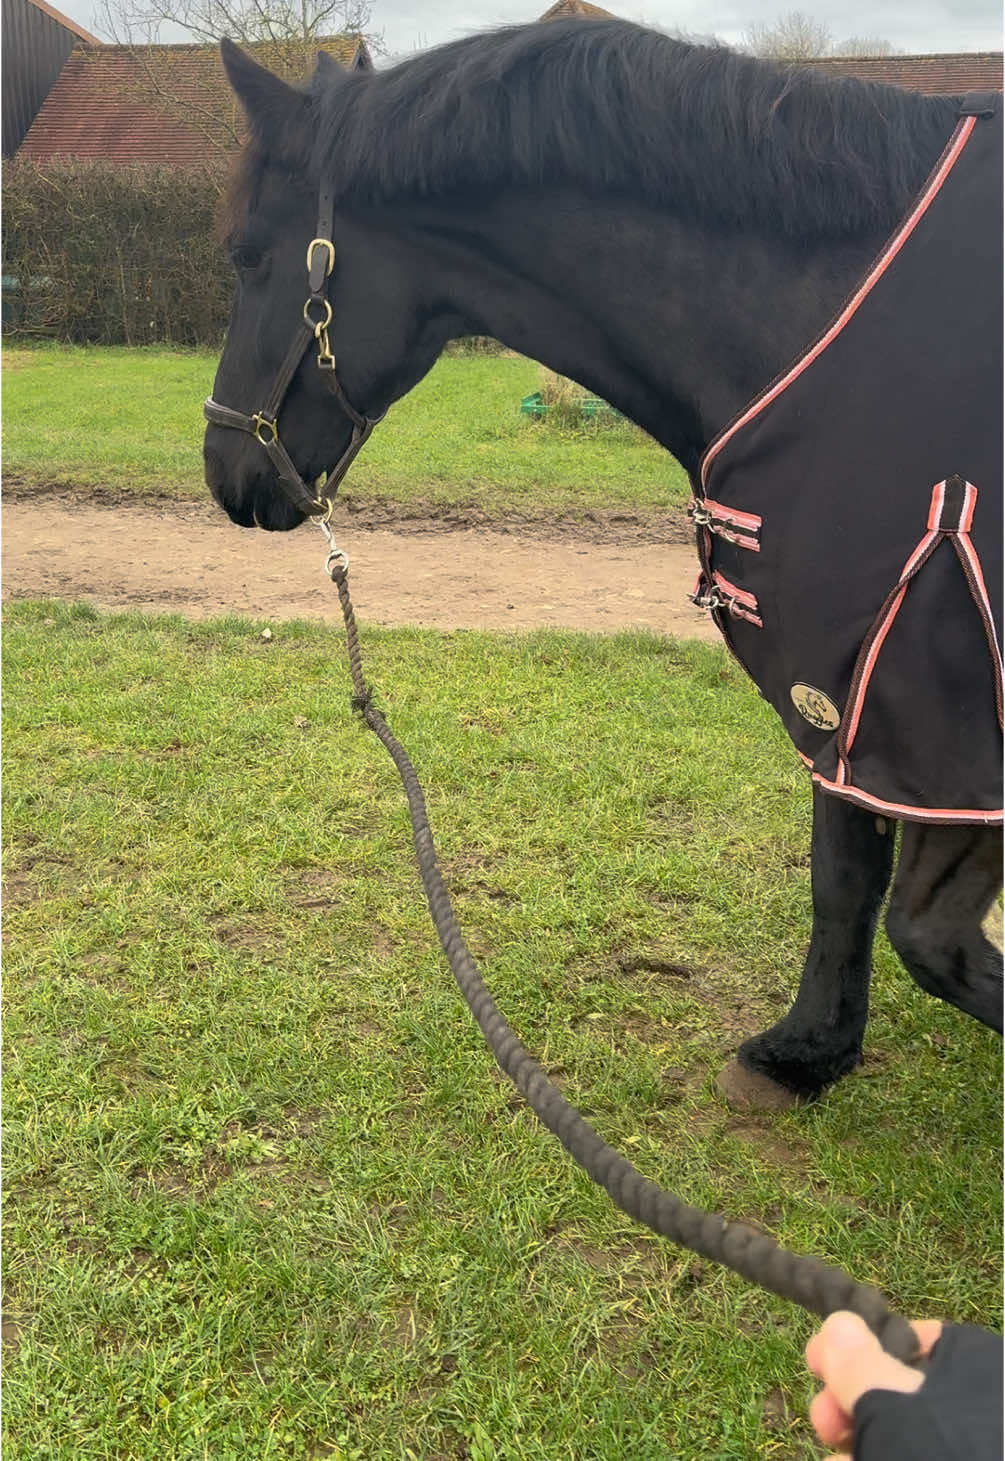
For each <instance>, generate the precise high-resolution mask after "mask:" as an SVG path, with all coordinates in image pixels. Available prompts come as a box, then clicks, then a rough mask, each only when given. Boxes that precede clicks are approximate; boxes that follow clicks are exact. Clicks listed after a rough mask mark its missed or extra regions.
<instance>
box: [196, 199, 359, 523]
mask: <svg viewBox="0 0 1005 1461" xmlns="http://www.w3.org/2000/svg"><path fill="white" fill-rule="evenodd" d="M334 211H335V195H334V192H333V190H332V188H331V187H330V186H329V185H328V184H327V183H324V184H322V186H321V192H320V196H319V199H318V236H317V237H316V238H313V239H311V242H310V243H309V244H308V246H307V287H308V290H309V291H310V292H309V296H308V299H307V302H306V304H305V305H304V321H303V324H302V326H301V327H300V329H299V330H298V331H297V334H296V338H295V339H294V341H293V343H292V345H291V346H290V348H289V350H288V351H287V352H286V358H285V360H284V361H283V363H282V365H281V366H280V367H279V371H278V373H277V375H276V378H275V380H274V381H273V382H272V389H271V391H270V392H269V395H268V398H267V400H266V402H265V405H264V406H263V407H262V409H261V410H260V411H256V412H255V414H254V415H253V416H245V415H244V414H243V412H241V411H235V410H233V409H232V408H231V407H230V406H221V405H220V404H219V402H217V401H214V400H213V398H212V396H210V397H209V399H208V400H207V401H206V402H205V403H204V404H203V408H202V414H203V415H204V416H205V418H206V420H207V421H210V422H212V424H213V425H214V426H233V427H236V428H237V430H239V431H247V432H248V433H249V434H250V435H251V436H253V437H254V438H255V440H256V441H257V442H259V443H260V445H262V446H264V448H265V450H266V451H267V452H268V454H269V457H270V458H271V460H272V463H273V465H274V466H275V468H276V471H277V473H278V474H279V482H280V486H281V487H282V488H283V491H284V492H285V493H286V496H287V497H288V498H289V500H290V502H291V503H292V504H293V506H294V507H295V508H296V509H297V510H298V511H299V512H302V513H304V514H305V515H306V516H307V517H316V516H317V515H318V514H319V513H325V512H329V511H330V510H331V498H332V497H334V495H335V492H336V491H337V489H338V485H339V483H340V482H341V481H342V478H343V477H344V476H345V474H346V472H348V470H349V468H350V466H351V465H352V463H353V461H354V460H355V457H356V454H357V452H358V451H359V450H360V448H361V447H362V446H363V444H364V442H365V441H366V440H367V438H368V437H369V435H370V433H371V431H372V430H373V428H374V427H375V426H376V425H377V422H378V421H382V420H383V419H384V414H385V413H384V412H383V411H382V412H381V414H380V415H379V416H364V415H362V414H361V412H359V411H357V410H356V408H355V406H353V405H351V404H350V402H349V401H348V400H347V398H346V395H345V392H344V391H343V390H342V387H341V386H340V385H339V381H338V375H337V374H336V371H335V356H334V355H333V353H332V348H331V342H330V340H329V338H328V327H329V325H330V324H331V322H332V307H331V304H330V302H329V300H328V295H327V289H328V278H329V276H330V275H331V272H332V270H333V269H334V267H335V245H334V243H333V242H332V222H333V217H334ZM314 340H316V341H317V345H318V369H319V370H320V371H321V375H322V379H323V380H324V381H325V384H326V385H327V386H328V389H329V390H330V391H331V393H332V395H333V396H334V397H335V399H336V401H337V402H338V403H339V406H340V407H341V409H342V411H343V412H344V414H345V415H346V416H348V418H349V420H350V421H351V422H352V437H351V438H350V441H349V445H348V446H347V447H346V449H345V451H344V452H343V453H342V455H341V457H340V458H339V460H338V463H337V464H336V465H335V467H333V468H332V470H331V471H330V472H329V473H328V478H327V481H326V482H325V490H326V493H329V494H330V496H327V497H326V498H325V500H323V501H319V500H318V498H317V497H316V496H315V494H314V492H313V491H312V490H311V488H310V487H308V485H307V483H306V482H305V481H304V479H303V477H301V475H300V473H299V472H298V471H297V469H296V467H295V466H294V464H293V459H292V458H291V456H290V454H289V452H288V451H287V450H286V448H285V447H284V446H283V443H282V442H281V441H280V440H279V427H278V424H277V423H278V420H279V412H280V409H281V407H282V404H283V402H284V400H285V399H286V393H287V391H288V390H289V388H290V383H291V382H292V380H293V377H294V376H295V375H296V373H297V370H298V369H299V366H300V362H301V361H302V360H303V358H304V356H305V355H306V353H307V351H308V350H309V349H310V347H311V342H312V341H314Z"/></svg>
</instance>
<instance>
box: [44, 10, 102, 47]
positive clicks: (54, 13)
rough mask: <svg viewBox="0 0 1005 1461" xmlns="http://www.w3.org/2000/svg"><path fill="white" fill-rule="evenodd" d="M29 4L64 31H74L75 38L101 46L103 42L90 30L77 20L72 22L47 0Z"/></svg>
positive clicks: (91, 44) (90, 44)
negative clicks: (47, 2) (48, 3)
mask: <svg viewBox="0 0 1005 1461" xmlns="http://www.w3.org/2000/svg"><path fill="white" fill-rule="evenodd" d="M28 3H29V4H30V5H34V7H35V9H36V10H41V12H42V14H43V15H47V16H48V17H49V19H50V20H54V21H56V23H57V24H58V25H61V26H62V27H63V29H64V30H69V31H72V32H73V34H74V35H75V36H79V37H80V39H81V40H82V41H85V42H86V43H87V44H88V45H89V46H100V45H101V41H100V40H99V39H98V37H97V36H92V35H91V32H90V31H89V30H85V29H84V27H83V26H82V25H78V24H77V22H76V21H75V20H71V19H70V17H69V16H68V15H64V14H63V12H62V11H61V10H57V9H56V7H55V5H47V4H46V0H28Z"/></svg>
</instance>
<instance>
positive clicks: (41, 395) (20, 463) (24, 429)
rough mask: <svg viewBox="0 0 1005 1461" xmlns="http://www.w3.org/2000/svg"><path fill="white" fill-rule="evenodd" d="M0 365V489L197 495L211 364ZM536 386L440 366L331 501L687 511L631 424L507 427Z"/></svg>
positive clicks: (185, 359)
mask: <svg viewBox="0 0 1005 1461" xmlns="http://www.w3.org/2000/svg"><path fill="white" fill-rule="evenodd" d="M4 360H5V370H4V467H5V471H6V473H7V475H8V477H9V478H10V477H13V478H16V479H20V480H22V481H24V482H26V483H28V484H29V485H32V486H34V485H49V484H54V483H56V484H63V485H70V486H72V487H80V488H95V487H103V488H111V489H113V490H114V491H116V492H121V493H129V494H135V495H137V496H139V497H144V496H146V497H149V496H164V495H167V496H169V497H175V498H194V499H196V500H200V501H201V500H204V499H205V498H206V487H205V484H204V482H203V476H202V436H203V430H204V423H203V420H202V415H201V409H202V402H203V400H204V399H205V397H206V396H208V395H209V394H210V391H211V389H212V385H213V376H214V373H215V370H216V356H215V355H210V354H206V353H194V352H185V351H173V350H160V349H148V350H128V349H125V348H97V347H92V348H85V347H78V348H67V347H55V346H51V347H47V348H40V349H32V350H25V349H8V350H6V351H5V354H4ZM538 384H539V370H538V366H537V365H535V364H534V363H533V361H529V360H524V359H521V358H518V357H477V356H468V357H465V356H453V357H449V356H448V357H445V358H443V359H442V360H441V361H440V362H439V364H438V365H437V366H436V367H435V369H434V370H433V371H432V372H431V374H430V375H429V376H427V378H426V379H425V380H424V381H422V382H421V383H420V384H419V385H418V386H417V387H416V389H415V390H414V391H412V392H411V394H410V395H408V396H406V397H405V399H404V400H403V401H400V402H399V403H398V404H397V405H396V406H394V407H393V408H392V410H391V412H390V413H389V415H388V418H387V420H386V421H385V422H384V423H383V425H382V426H381V427H380V429H379V430H378V431H377V432H376V433H375V434H374V436H373V438H372V439H371V441H370V442H368V443H367V446H366V450H365V451H364V452H363V454H362V456H361V457H360V458H359V460H358V461H357V462H356V464H355V465H354V466H353V469H352V472H351V474H350V477H349V479H348V481H347V482H346V484H345V486H344V488H343V491H342V496H343V498H344V499H345V500H347V501H349V502H352V503H355V504H357V505H362V504H367V503H371V502H380V503H395V504H401V505H403V506H404V507H410V508H416V507H417V508H419V509H421V510H426V509H429V508H433V509H434V510H436V509H457V508H474V509H477V510H478V511H479V512H484V513H489V514H496V515H502V514H505V513H507V512H519V513H523V514H528V515H531V516H550V515H554V514H555V513H559V512H562V513H572V514H576V513H582V512H584V511H587V510H591V509H592V510H596V509H614V510H633V511H650V510H656V509H659V508H665V507H669V506H675V505H676V506H680V505H682V504H683V503H684V502H686V500H687V496H688V487H687V480H686V477H685V475H684V472H683V471H682V469H681V468H680V467H679V466H678V465H677V463H676V462H675V461H674V460H673V458H672V457H670V456H668V454H667V453H666V452H665V451H663V449H662V448H661V447H659V446H657V445H656V443H655V442H653V441H652V440H650V438H648V437H647V436H645V435H644V434H643V433H642V432H640V431H638V430H636V429H635V428H634V427H628V426H625V425H613V426H612V425H605V424H599V425H597V424H594V425H593V426H587V427H585V428H583V429H581V430H576V431H560V430H556V429H554V428H553V427H551V426H548V425H544V424H542V423H540V422H534V421H532V420H528V419H527V418H525V417H523V416H521V415H520V409H519V408H520V401H521V399H522V397H523V396H525V395H528V394H529V393H530V392H531V391H533V390H535V389H536V388H537V386H538Z"/></svg>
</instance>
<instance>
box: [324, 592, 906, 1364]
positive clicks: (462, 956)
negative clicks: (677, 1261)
mask: <svg viewBox="0 0 1005 1461" xmlns="http://www.w3.org/2000/svg"><path fill="white" fill-rule="evenodd" d="M329 571H330V573H331V578H332V581H333V582H334V584H335V587H336V588H337V589H338V596H339V602H340V604H341V606H342V614H343V617H344V619H345V626H346V639H347V643H348V651H349V668H350V672H351V674H352V682H353V688H354V691H355V694H354V696H353V701H352V704H353V709H354V710H358V711H359V712H360V714H361V715H362V717H363V719H364V720H365V721H366V723H367V725H368V726H369V727H370V729H371V730H372V731H373V732H374V734H375V735H376V736H377V738H378V740H379V741H381V743H382V744H383V745H384V746H385V747H386V749H387V751H388V753H389V754H390V756H391V759H392V760H393V761H394V764H395V766H396V767H397V768H398V774H399V776H400V777H401V781H402V785H403V786H404V788H405V794H406V796H407V798H408V808H409V814H410V816H411V819H412V834H413V840H414V843H415V853H416V857H417V859H418V863H419V872H420V874H421V876H422V884H423V887H424V888H425V891H426V898H427V901H428V903H429V911H430V913H431V914H432V918H433V923H434V924H435V926H436V932H437V934H438V936H439V940H440V944H441V946H442V948H443V952H444V953H445V954H446V956H447V961H448V963H449V964H450V968H451V971H452V973H453V975H454V978H455V979H456V981H457V984H458V986H459V988H460V991H461V993H462V994H463V995H464V998H465V999H466V1000H467V1003H468V1007H469V1008H470V1010H471V1013H472V1014H473V1015H474V1017H475V1020H476V1021H477V1022H478V1026H479V1028H480V1029H481V1031H482V1034H483V1035H484V1036H485V1040H486V1042H487V1044H488V1046H489V1049H490V1050H491V1051H492V1054H493V1055H494V1056H495V1058H496V1060H497V1061H498V1063H499V1065H500V1066H501V1067H502V1069H503V1070H504V1071H505V1072H506V1074H507V1075H508V1076H509V1077H510V1079H511V1080H512V1081H513V1083H514V1085H515V1086H516V1087H517V1089H518V1090H519V1091H520V1093H521V1095H522V1096H523V1097H524V1098H525V1099H526V1101H527V1103H528V1105H529V1106H530V1107H531V1109H532V1110H533V1112H534V1114H535V1115H536V1116H537V1117H538V1118H539V1119H540V1120H541V1121H542V1122H543V1123H544V1125H545V1126H547V1128H548V1130H549V1131H551V1132H553V1133H554V1135H555V1136H557V1137H558V1139H559V1141H560V1142H561V1143H562V1145H563V1147H565V1149H566V1151H567V1152H568V1153H569V1155H570V1156H571V1157H572V1158H573V1160H574V1161H576V1162H578V1163H579V1165H580V1166H581V1167H582V1168H583V1170H584V1171H585V1172H586V1173H587V1175H588V1176H589V1177H590V1178H591V1179H592V1180H593V1181H594V1182H597V1183H599V1185H600V1186H601V1187H603V1188H604V1190H605V1191H606V1192H607V1193H608V1194H609V1196H610V1197H611V1199H612V1200H613V1201H614V1202H615V1203H616V1204H617V1206H618V1207H620V1208H621V1209H622V1211H623V1212H626V1213H627V1214H628V1215H629V1217H632V1218H634V1219H636V1221H638V1222H641V1223H644V1224H645V1225H646V1226H647V1227H649V1228H652V1229H653V1230H654V1231H655V1232H657V1233H661V1234H662V1235H663V1236H664V1237H665V1238H669V1239H671V1241H672V1242H674V1243H678V1244H680V1246H681V1247H684V1248H688V1249H690V1250H691V1251H692V1252H694V1253H700V1254H701V1255H702V1256H703V1257H705V1258H710V1259H713V1260H714V1261H715V1262H717V1263H722V1264H724V1265H725V1266H726V1267H727V1268H731V1269H732V1270H733V1271H734V1272H735V1273H738V1274H740V1275H741V1276H742V1277H743V1278H746V1279H749V1280H750V1281H751V1282H752V1283H756V1284H759V1285H760V1286H761V1287H762V1288H765V1289H768V1290H770V1291H771V1292H772V1293H775V1294H779V1295H780V1296H781V1297H782V1298H784V1299H790V1300H791V1301H792V1302H793V1303H796V1304H799V1305H801V1306H802V1308H804V1309H808V1310H810V1312H811V1313H814V1314H820V1315H827V1314H832V1313H834V1312H835V1310H837V1309H850V1310H851V1311H852V1312H853V1313H855V1314H859V1315H860V1316H861V1317H862V1318H863V1319H864V1320H865V1322H866V1323H867V1324H868V1325H869V1327H870V1329H871V1330H872V1331H873V1333H874V1334H875V1335H876V1336H877V1338H878V1339H879V1341H880V1343H881V1344H882V1345H883V1348H884V1349H885V1350H887V1352H888V1353H889V1354H892V1355H894V1356H895V1357H896V1358H897V1359H900V1360H903V1361H905V1362H906V1363H908V1364H913V1363H916V1362H917V1360H918V1358H919V1347H918V1340H917V1336H916V1335H915V1333H914V1330H913V1329H912V1328H911V1326H910V1325H909V1324H908V1322H907V1320H906V1319H903V1318H902V1317H901V1316H900V1315H899V1314H894V1313H892V1312H891V1310H890V1309H889V1308H888V1307H887V1304H886V1301H885V1300H884V1299H883V1297H882V1295H881V1294H880V1293H879V1292H878V1290H877V1289H874V1288H872V1287H870V1286H869V1285H867V1284H860V1283H856V1282H855V1281H854V1279H852V1278H851V1277H849V1275H848V1274H846V1273H844V1272H843V1271H842V1270H841V1269H839V1268H833V1267H832V1266H831V1265H830V1264H827V1263H823V1262H821V1261H820V1260H819V1259H816V1258H807V1257H804V1256H802V1255H800V1254H797V1253H790V1252H789V1251H788V1250H787V1249H785V1248H782V1247H780V1246H779V1245H778V1244H777V1243H776V1242H775V1240H774V1239H773V1238H770V1237H768V1236H767V1234H765V1233H758V1232H755V1231H754V1229H753V1228H749V1227H747V1226H746V1224H744V1223H734V1222H729V1221H728V1220H727V1219H726V1218H723V1217H718V1216H716V1215H715V1214H714V1213H708V1212H704V1211H702V1209H701V1208H697V1207H691V1206H690V1205H689V1204H688V1203H686V1202H683V1201H682V1200H681V1199H680V1198H679V1197H677V1196H675V1195H674V1193H672V1192H666V1191H664V1189H663V1188H661V1187H658V1186H657V1185H656V1183H655V1182H650V1181H649V1179H648V1178H646V1177H643V1176H642V1174H641V1173H640V1172H638V1171H636V1169H635V1168H634V1167H633V1166H632V1164H631V1163H630V1162H629V1161H627V1160H626V1159H625V1158H624V1157H623V1156H621V1155H620V1154H619V1153H618V1152H616V1151H615V1150H614V1148H613V1147H611V1146H608V1144H607V1142H605V1141H604V1140H603V1138H602V1137H601V1136H599V1135H598V1134H597V1132H595V1131H594V1130H593V1128H592V1126H590V1125H589V1123H588V1122H587V1121H585V1120H584V1118H583V1117H582V1116H580V1114H579V1112H578V1111H577V1110H576V1109H575V1107H573V1106H570V1104H569V1102H568V1101H567V1100H566V1099H565V1097H564V1096H563V1095H562V1093H561V1092H560V1091H559V1089H558V1087H557V1086H555V1085H554V1084H553V1083H552V1082H551V1081H550V1080H549V1079H548V1077H547V1076H546V1075H545V1073H544V1071H543V1070H542V1069H541V1067H540V1066H539V1065H538V1064H537V1062H536V1061H535V1060H534V1058H533V1057H532V1056H531V1054H530V1052H529V1051H528V1050H527V1049H526V1047H525V1046H524V1045H523V1044H522V1042H521V1041H520V1040H518V1039H517V1037H516V1035H514V1033H513V1031H512V1030H511V1029H510V1027H509V1025H508V1024H507V1023H506V1020H505V1019H504V1018H503V1016H502V1014H501V1013H500V1012H499V1009H498V1008H497V1006H496V1003H495V1000H494V999H493V998H492V996H491V994H490V993H489V991H488V989H487V988H486V987H485V983H484V981H483V980H482V977H481V975H480V974H479V972H478V967H477V965H476V964H475V961H474V959H473V958H472V957H471V954H470V952H469V950H468V948H467V945H466V944H465V942H464V938H463V936H462V934H461V931H460V929H459V928H458V926H457V922H456V920H455V918H454V913H453V908H452V906H451V903H450V895H449V894H448V892H447V889H446V886H445V884H444V882H443V878H442V877H441V876H440V871H439V868H438V866H437V863H436V853H435V849H434V847H433V834H432V830H431V828H430V826H429V818H428V816H427V814H426V802H425V798H424V796H423V794H422V788H421V787H420V785H419V781H418V777H417V776H416V774H415V768H414V767H413V766H412V763H411V761H410V760H409V759H408V755H407V754H406V752H405V750H404V748H403V747H402V746H401V745H400V744H399V742H398V741H397V740H396V739H395V737H394V736H393V735H392V733H391V731H390V729H389V727H388V725H387V722H386V721H385V720H384V717H383V716H382V715H381V713H380V711H379V710H377V709H376V707H375V706H374V704H373V699H372V692H371V690H370V689H369V688H368V687H367V685H366V683H365V681H364V679H363V670H362V662H361V657H360V649H359V635H358V632H357V628H356V617H355V614H354V613H353V607H352V602H351V600H350V598H349V581H348V574H347V572H346V569H345V567H344V566H343V565H342V564H334V565H333V566H332V567H331V568H330V570H329Z"/></svg>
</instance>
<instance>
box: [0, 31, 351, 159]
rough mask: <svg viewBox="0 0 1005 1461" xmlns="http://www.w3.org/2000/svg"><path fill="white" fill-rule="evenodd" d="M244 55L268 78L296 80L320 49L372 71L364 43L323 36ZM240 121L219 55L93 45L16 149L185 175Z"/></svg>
mask: <svg viewBox="0 0 1005 1461" xmlns="http://www.w3.org/2000/svg"><path fill="white" fill-rule="evenodd" d="M248 49H249V50H250V51H251V52H252V53H253V54H254V55H255V57H256V58H257V59H258V60H260V61H261V62H262V64H263V65H266V66H268V67H270V69H271V70H273V71H277V72H279V73H280V74H284V75H286V76H288V77H289V78H290V79H291V80H299V79H301V77H302V76H303V75H304V73H305V72H306V71H308V70H309V69H310V66H311V61H312V59H313V55H314V53H315V52H316V51H318V50H325V51H328V52H330V53H331V54H332V55H333V56H335V57H336V58H337V59H338V60H339V61H341V62H342V64H343V65H346V66H357V67H358V66H362V67H365V68H369V67H370V66H371V65H372V62H371V60H370V55H369V52H368V51H367V49H366V43H365V41H363V40H361V39H360V38H359V37H357V36H326V37H324V38H323V39H319V40H317V41H315V42H313V43H312V44H311V46H310V48H309V49H308V48H307V47H305V46H304V45H303V43H296V44H295V45H292V44H291V45H290V46H289V47H286V46H282V47H281V46H274V45H264V44H263V45H256V46H250V47H248ZM243 125H244V122H243V115H242V113H241V110H240V107H239V106H238V104H237V101H236V99H235V97H234V94H233V92H232V91H231V89H230V86H229V85H228V83H227V79H226V77H225V75H224V73H223V66H222V64H221V61H220V52H219V50H218V49H217V47H216V46H98V47H96V48H94V49H91V48H89V47H88V48H83V47H78V48H77V49H76V50H74V51H73V52H72V54H71V55H70V57H69V59H68V60H67V63H66V65H65V66H64V67H63V70H62V72H61V73H60V75H59V78H58V80H57V81H56V83H55V85H54V86H53V88H52V90H51V91H50V92H49V95H48V96H47V97H46V99H45V102H44V104H43V106H42V109H41V111H40V112H39V114H38V116H37V117H36V118H35V120H34V122H33V123H32V125H31V128H30V129H29V131H28V135H27V136H26V137H25V139H24V141H23V142H22V144H21V147H20V148H19V150H18V156H19V157H25V158H31V159H33V160H35V161H36V162H47V161H51V160H53V159H55V158H57V157H58V158H73V159H77V160H88V161H99V160H100V161H103V162H117V163H122V164H127V163H160V164H163V165H165V166H170V167H191V166H195V165H199V164H202V163H205V162H207V161H212V160H213V158H214V157H218V156H220V155H221V152H224V151H229V150H230V149H231V148H232V147H234V146H236V144H237V142H238V141H239V140H240V137H241V135H242V132H243Z"/></svg>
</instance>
